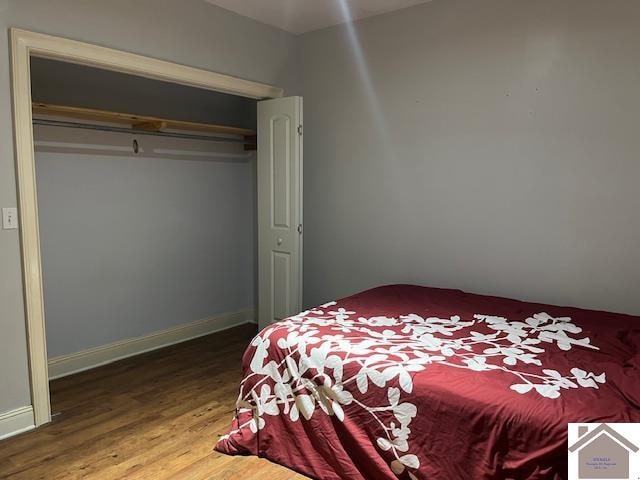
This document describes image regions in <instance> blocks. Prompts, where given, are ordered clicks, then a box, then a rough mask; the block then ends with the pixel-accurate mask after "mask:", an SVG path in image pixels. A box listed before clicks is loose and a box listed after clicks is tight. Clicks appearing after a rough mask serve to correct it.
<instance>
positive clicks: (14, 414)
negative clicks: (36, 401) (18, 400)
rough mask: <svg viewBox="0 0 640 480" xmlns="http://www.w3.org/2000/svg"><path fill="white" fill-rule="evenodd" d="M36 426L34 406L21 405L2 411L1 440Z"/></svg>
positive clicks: (0, 418)
mask: <svg viewBox="0 0 640 480" xmlns="http://www.w3.org/2000/svg"><path fill="white" fill-rule="evenodd" d="M33 428H35V421H34V418H33V407H32V406H31V405H29V406H28V407H20V408H16V409H15V410H11V411H9V412H5V413H0V440H2V439H3V438H8V437H13V436H14V435H18V434H19V433H22V432H26V431H28V430H31V429H33Z"/></svg>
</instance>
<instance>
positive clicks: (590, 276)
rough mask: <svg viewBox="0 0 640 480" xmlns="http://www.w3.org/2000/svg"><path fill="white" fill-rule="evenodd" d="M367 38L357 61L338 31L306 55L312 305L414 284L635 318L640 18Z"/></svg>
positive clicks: (610, 12)
mask: <svg viewBox="0 0 640 480" xmlns="http://www.w3.org/2000/svg"><path fill="white" fill-rule="evenodd" d="M356 33H357V37H358V38H359V40H360V42H361V46H362V53H363V61H362V62H359V61H358V58H359V57H358V55H359V52H358V50H357V48H355V46H354V43H353V38H352V37H351V36H350V35H349V33H348V31H347V30H346V29H345V28H344V27H337V28H330V29H326V30H322V31H318V32H314V33H309V34H305V35H304V36H302V37H301V39H300V41H301V42H302V45H301V52H300V53H301V59H302V73H303V80H302V82H303V83H302V84H303V94H304V97H305V98H304V100H305V178H304V181H305V186H304V195H305V197H304V202H305V250H304V252H305V253H304V255H305V258H304V262H305V265H304V271H305V276H304V288H305V304H306V305H312V304H317V303H319V302H322V301H325V300H328V299H333V298H335V297H340V296H344V295H347V294H350V293H353V292H356V291H358V290H361V289H364V288H367V287H371V286H374V285H379V284H384V283H391V282H411V283H419V284H427V285H432V286H441V287H454V288H461V289H466V290H469V291H474V292H479V293H484V294H497V295H506V296H510V297H516V298H520V299H526V300H537V301H543V302H548V303H557V304H571V305H576V306H581V307H593V308H600V309H607V310H613V311H622V312H629V313H636V314H638V313H640V295H638V292H639V291H640V268H638V266H639V265H640V248H638V246H639V245H640V215H639V214H638V212H639V211H640V195H638V181H639V180H640V158H639V152H640V129H639V127H638V125H639V123H638V118H639V117H640V95H639V94H638V85H640V62H639V61H638V45H640V2H634V1H628V0H611V1H606V2H603V1H600V0H562V1H558V0H538V1H530V0H482V1H469V0H434V1H433V2H430V3H427V4H424V5H421V6H417V7H414V8H411V9H407V10H404V11H398V12H394V13H391V14H387V15H382V16H379V17H374V18H371V19H367V20H364V21H362V22H358V23H357V25H356ZM364 67H366V69H367V70H368V72H367V70H364ZM369 82H370V83H369Z"/></svg>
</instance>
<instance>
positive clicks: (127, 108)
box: [31, 58, 257, 129]
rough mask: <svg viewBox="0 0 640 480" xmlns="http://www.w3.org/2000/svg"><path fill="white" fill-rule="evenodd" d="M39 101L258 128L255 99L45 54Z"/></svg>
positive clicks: (37, 83)
mask: <svg viewBox="0 0 640 480" xmlns="http://www.w3.org/2000/svg"><path fill="white" fill-rule="evenodd" d="M31 96H32V99H33V101H35V102H44V103H53V104H57V105H68V106H75V107H89V108H97V109H104V110H111V111H115V112H122V113H136V114H138V115H150V116H155V117H161V118H165V117H167V116H168V117H170V118H171V119H175V120H188V121H192V122H205V123H218V124H222V125H229V126H233V127H243V128H251V129H255V128H256V120H257V119H256V105H257V102H256V101H255V100H254V99H251V98H246V97H239V96H236V95H228V94H225V93H220V92H211V91H208V90H202V89H198V88H192V87H186V86H183V85H178V84H176V83H167V82H161V81H158V80H150V79H148V78H144V77H136V76H133V75H127V74H124V73H119V72H111V71H109V70H100V69H98V68H91V67H85V66H83V65H74V64H73V63H65V62H58V61H55V60H48V59H44V58H32V59H31Z"/></svg>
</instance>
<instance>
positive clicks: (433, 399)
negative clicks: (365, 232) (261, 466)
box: [216, 285, 640, 480]
mask: <svg viewBox="0 0 640 480" xmlns="http://www.w3.org/2000/svg"><path fill="white" fill-rule="evenodd" d="M639 346H640V318H639V317H634V316H629V315H622V314H613V313H605V312H596V311H589V310H581V309H575V308H567V307H554V306H549V305H540V304H533V303H525V302H520V301H516V300H508V299H504V298H497V297H487V296H481V295H473V294H469V293H464V292H462V291H458V290H444V289H435V288H427V287H418V286H411V285H391V286H385V287H379V288H375V289H372V290H368V291H365V292H362V293H359V294H357V295H353V296H351V297H347V298H344V299H342V300H339V301H337V302H330V303H326V304H324V305H321V306H319V307H317V308H314V309H311V310H308V311H305V312H302V313H300V314H298V315H295V316H293V317H291V318H288V319H286V320H284V321H281V322H278V323H275V324H273V325H271V326H269V327H267V328H265V329H264V330H262V331H261V332H260V333H259V334H258V335H257V336H256V337H255V338H254V339H253V340H252V342H251V344H250V346H249V348H248V349H247V351H246V352H245V354H244V357H243V370H244V379H243V381H242V383H241V385H240V393H239V397H238V402H237V411H236V416H235V418H234V420H233V423H232V426H231V428H230V430H229V433H228V434H227V435H224V436H223V437H221V438H220V439H219V441H218V443H217V445H216V450H218V451H220V452H223V453H227V454H241V455H259V456H261V457H265V458H267V459H269V460H271V461H273V462H276V463H278V464H281V465H284V466H286V467H289V468H291V469H293V470H296V471H298V472H300V473H303V474H305V475H308V476H310V477H311V478H315V479H322V480H334V479H335V480H338V479H340V480H344V479H349V480H359V479H363V480H364V479H366V480H378V479H379V480H383V479H384V480H391V479H409V480H426V479H429V480H440V479H445V480H455V479H478V480H479V479H548V478H550V479H560V478H565V477H566V475H567V473H566V472H567V454H566V452H567V423H568V422H640V374H639V368H638V367H639V362H640V355H639V353H638V352H639Z"/></svg>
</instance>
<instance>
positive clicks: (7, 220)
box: [2, 207, 18, 230]
mask: <svg viewBox="0 0 640 480" xmlns="http://www.w3.org/2000/svg"><path fill="white" fill-rule="evenodd" d="M2 228H3V229H5V230H13V229H15V228H18V209H17V208H15V207H8V208H3V209H2Z"/></svg>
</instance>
